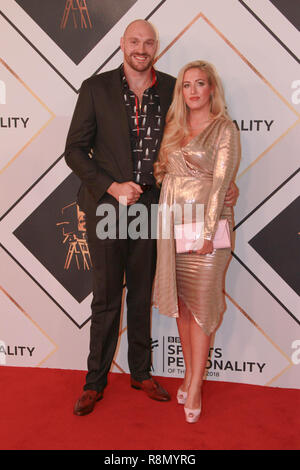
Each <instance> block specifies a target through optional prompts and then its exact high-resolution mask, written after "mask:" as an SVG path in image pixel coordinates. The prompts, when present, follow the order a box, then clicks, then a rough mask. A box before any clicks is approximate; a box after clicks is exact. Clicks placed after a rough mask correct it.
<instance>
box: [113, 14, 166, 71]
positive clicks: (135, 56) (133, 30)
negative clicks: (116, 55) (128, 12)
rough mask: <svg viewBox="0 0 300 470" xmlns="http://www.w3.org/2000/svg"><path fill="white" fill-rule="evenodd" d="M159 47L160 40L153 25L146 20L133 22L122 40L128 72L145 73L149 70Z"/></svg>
mask: <svg viewBox="0 0 300 470" xmlns="http://www.w3.org/2000/svg"><path fill="white" fill-rule="evenodd" d="M157 47H158V38H157V34H156V31H155V28H154V27H153V26H152V24H151V23H149V21H146V20H134V21H132V22H131V23H130V24H129V25H128V26H127V28H126V29H125V31H124V35H123V37H122V38H121V49H122V51H123V53H124V66H125V69H126V71H128V70H134V71H136V72H145V71H147V70H149V69H150V68H151V66H152V64H153V62H154V58H155V55H156V52H157Z"/></svg>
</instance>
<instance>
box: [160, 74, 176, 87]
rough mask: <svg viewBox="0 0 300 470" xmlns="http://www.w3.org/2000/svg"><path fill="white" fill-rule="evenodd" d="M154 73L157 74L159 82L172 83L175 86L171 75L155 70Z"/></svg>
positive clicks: (174, 80)
mask: <svg viewBox="0 0 300 470" xmlns="http://www.w3.org/2000/svg"><path fill="white" fill-rule="evenodd" d="M155 72H156V73H157V76H158V79H159V80H163V81H166V82H168V83H172V84H174V85H175V82H176V78H175V77H173V76H172V75H170V74H168V73H165V72H162V71H161V70H155Z"/></svg>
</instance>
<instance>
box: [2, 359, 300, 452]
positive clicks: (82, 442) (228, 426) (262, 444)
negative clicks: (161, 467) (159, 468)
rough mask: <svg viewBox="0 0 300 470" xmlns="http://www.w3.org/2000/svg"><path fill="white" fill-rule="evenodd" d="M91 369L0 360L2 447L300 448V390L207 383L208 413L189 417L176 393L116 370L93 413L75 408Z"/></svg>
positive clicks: (172, 384)
mask: <svg viewBox="0 0 300 470" xmlns="http://www.w3.org/2000/svg"><path fill="white" fill-rule="evenodd" d="M84 377H85V372H81V371H66V370H54V369H38V368H36V369H34V368H15V367H5V366H2V367H0V384H1V385H0V386H1V405H2V406H1V427H0V449H2V450H23V449H25V450H38V449H44V450H47V449H48V450H55V449H58V450H69V449H78V450H84V449H105V450H117V449H118V450H138V449H143V450H175V449H177V450H200V449H205V450H230V449H234V450H237V449H242V450H255V449H261V450H296V449H297V450H299V449H300V435H299V425H300V390H291V389H280V388H269V387H257V386H252V385H244V384H232V383H223V382H205V384H204V390H203V412H202V416H201V419H200V421H199V422H198V423H197V424H187V423H185V420H184V412H183V408H182V406H180V405H177V403H176V401H175V395H176V390H177V387H178V385H179V384H180V381H179V380H177V379H167V378H160V382H161V383H162V385H164V386H165V387H166V388H167V389H168V390H169V392H170V393H171V395H172V401H171V402H168V403H159V402H155V401H153V400H150V399H149V398H147V397H146V395H145V394H144V393H143V392H141V391H137V390H134V389H132V388H130V387H129V377H128V375H125V374H110V378H109V384H108V387H107V388H106V390H105V395H104V398H103V400H102V401H100V402H98V403H97V405H96V408H95V410H94V412H93V413H92V414H90V415H88V416H84V417H77V416H74V415H73V414H72V412H73V405H74V403H75V401H76V399H77V398H78V396H79V394H80V393H81V389H82V384H83V382H84Z"/></svg>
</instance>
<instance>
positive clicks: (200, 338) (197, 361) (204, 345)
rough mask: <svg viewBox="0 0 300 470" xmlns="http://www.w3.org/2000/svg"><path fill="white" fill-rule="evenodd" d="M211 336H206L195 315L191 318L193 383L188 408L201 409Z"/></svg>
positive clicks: (187, 403)
mask: <svg viewBox="0 0 300 470" xmlns="http://www.w3.org/2000/svg"><path fill="white" fill-rule="evenodd" d="M210 341H211V335H209V336H208V335H206V334H205V333H204V331H203V330H202V328H201V327H200V326H199V325H198V323H197V322H196V320H195V319H194V317H193V315H191V318H190V342H191V343H190V349H191V370H192V375H191V382H190V386H189V391H188V397H187V400H186V404H185V406H186V408H189V409H197V408H200V407H201V388H202V384H203V376H204V372H205V367H206V363H207V358H208V353H209V348H210Z"/></svg>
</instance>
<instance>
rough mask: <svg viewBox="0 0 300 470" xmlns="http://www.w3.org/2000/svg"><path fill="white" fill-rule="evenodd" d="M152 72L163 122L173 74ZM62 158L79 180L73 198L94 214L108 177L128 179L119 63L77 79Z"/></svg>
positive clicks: (129, 164) (130, 172) (130, 176)
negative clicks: (98, 72)
mask: <svg viewBox="0 0 300 470" xmlns="http://www.w3.org/2000/svg"><path fill="white" fill-rule="evenodd" d="M156 74H157V79H158V82H157V87H158V93H159V96H160V104H161V112H162V118H163V126H164V123H165V117H166V113H167V111H168V109H169V106H170V104H171V101H172V96H173V90H174V85H175V79H174V77H171V76H170V75H168V74H165V73H162V72H158V71H156ZM162 129H163V127H162ZM91 149H93V155H92V158H91V157H90V156H89V154H90V150H91ZM65 160H66V163H67V165H68V166H69V167H70V168H71V169H72V170H73V171H74V173H75V174H76V175H77V176H78V177H79V178H80V180H81V182H82V185H81V187H80V190H79V194H78V203H79V206H80V207H81V209H82V210H83V211H84V212H86V213H87V215H88V214H94V215H95V209H96V207H97V205H98V204H99V203H100V202H101V198H102V197H103V195H104V194H105V193H106V190H107V188H108V187H109V186H110V185H111V183H113V182H114V181H116V182H118V183H122V182H125V181H132V179H133V166H132V155H131V148H130V135H129V126H128V119H127V114H126V109H125V102H124V97H123V92H122V84H121V79H120V70H119V69H115V70H112V71H109V72H105V73H102V74H100V75H96V76H93V77H91V78H89V79H87V80H85V81H84V82H83V83H82V86H81V90H80V94H79V97H78V100H77V104H76V107H75V111H74V114H73V118H72V121H71V125H70V129H69V133H68V137H67V142H66V149H65ZM91 211H92V212H91Z"/></svg>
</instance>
